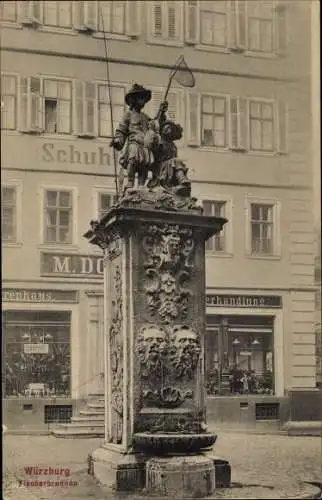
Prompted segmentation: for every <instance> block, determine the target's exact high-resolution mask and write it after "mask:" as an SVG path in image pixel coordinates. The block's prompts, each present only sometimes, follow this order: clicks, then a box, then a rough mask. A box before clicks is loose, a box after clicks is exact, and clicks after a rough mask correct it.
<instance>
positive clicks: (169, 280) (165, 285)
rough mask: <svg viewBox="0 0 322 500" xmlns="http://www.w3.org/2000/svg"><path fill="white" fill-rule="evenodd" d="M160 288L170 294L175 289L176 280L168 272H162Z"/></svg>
mask: <svg viewBox="0 0 322 500" xmlns="http://www.w3.org/2000/svg"><path fill="white" fill-rule="evenodd" d="M160 288H161V290H163V291H164V292H165V293H166V294H171V293H173V292H175V290H176V280H175V278H174V277H173V276H171V274H170V273H168V272H167V273H164V274H162V276H161V286H160Z"/></svg>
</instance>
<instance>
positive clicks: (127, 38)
mask: <svg viewBox="0 0 322 500" xmlns="http://www.w3.org/2000/svg"><path fill="white" fill-rule="evenodd" d="M92 36H93V38H100V39H103V38H104V33H101V32H99V31H94V33H93V35H92ZM105 38H106V40H120V41H121V42H132V41H133V39H136V38H138V35H127V34H126V33H122V34H121V33H120V34H118V33H105Z"/></svg>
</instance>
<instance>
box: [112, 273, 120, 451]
mask: <svg viewBox="0 0 322 500" xmlns="http://www.w3.org/2000/svg"><path fill="white" fill-rule="evenodd" d="M110 272H111V282H112V290H111V292H112V293H111V326H110V329H109V351H110V377H111V401H110V404H111V408H112V422H111V424H112V425H111V427H112V435H111V436H110V441H111V442H113V443H121V442H122V434H123V339H122V326H123V325H122V324H123V313H122V306H123V302H122V301H123V297H122V273H121V265H120V264H116V263H113V265H111V267H110Z"/></svg>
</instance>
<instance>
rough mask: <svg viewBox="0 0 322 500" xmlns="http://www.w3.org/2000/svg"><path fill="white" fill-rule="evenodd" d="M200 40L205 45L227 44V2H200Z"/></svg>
mask: <svg viewBox="0 0 322 500" xmlns="http://www.w3.org/2000/svg"><path fill="white" fill-rule="evenodd" d="M200 41H201V43H202V44H205V45H213V46H219V47H225V46H226V45H227V4H226V2H225V1H223V0H220V1H218V0H217V1H216V0H215V1H212V2H209V1H208V0H203V1H201V3H200Z"/></svg>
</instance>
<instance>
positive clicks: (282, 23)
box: [275, 4, 287, 55]
mask: <svg viewBox="0 0 322 500" xmlns="http://www.w3.org/2000/svg"><path fill="white" fill-rule="evenodd" d="M286 46H287V11H286V6H285V5H283V4H280V5H278V6H277V7H276V10H275V51H276V53H277V54H280V55H283V54H284V53H285V51H286Z"/></svg>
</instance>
